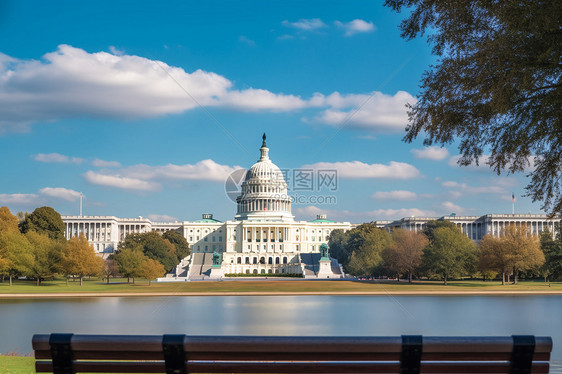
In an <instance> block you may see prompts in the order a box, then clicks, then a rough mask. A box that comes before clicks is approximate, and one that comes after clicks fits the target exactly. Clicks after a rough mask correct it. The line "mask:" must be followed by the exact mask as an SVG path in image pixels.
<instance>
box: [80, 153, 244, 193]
mask: <svg viewBox="0 0 562 374" xmlns="http://www.w3.org/2000/svg"><path fill="white" fill-rule="evenodd" d="M238 169H241V167H240V166H228V165H221V164H218V163H216V162H215V161H213V160H209V159H208V160H202V161H199V162H198V163H196V164H184V165H175V164H168V165H159V166H150V165H144V164H139V165H134V166H129V167H126V168H122V169H119V170H115V171H108V170H104V171H103V172H94V171H91V170H90V171H88V172H87V173H85V174H84V178H85V179H86V181H88V183H90V184H95V185H102V186H107V187H115V188H121V189H126V190H138V191H156V190H159V189H160V188H161V187H162V183H163V182H169V181H179V180H200V181H212V182H224V181H226V179H227V177H228V176H229V175H230V174H231V173H232V172H234V171H235V170H238Z"/></svg>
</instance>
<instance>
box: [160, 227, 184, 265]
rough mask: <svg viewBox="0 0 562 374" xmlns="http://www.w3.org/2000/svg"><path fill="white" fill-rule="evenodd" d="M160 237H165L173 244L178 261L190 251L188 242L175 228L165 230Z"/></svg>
mask: <svg viewBox="0 0 562 374" xmlns="http://www.w3.org/2000/svg"><path fill="white" fill-rule="evenodd" d="M162 238H163V239H166V240H167V241H169V242H170V243H171V244H172V245H173V246H174V248H175V254H176V257H177V259H178V261H181V260H183V259H184V258H186V257H187V256H189V254H190V253H191V250H190V249H189V243H188V242H187V240H186V239H185V237H184V236H183V235H182V234H180V233H179V232H177V231H176V230H170V231H166V232H165V233H164V234H163V235H162Z"/></svg>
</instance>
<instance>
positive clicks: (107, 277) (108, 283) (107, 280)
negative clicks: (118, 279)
mask: <svg viewBox="0 0 562 374" xmlns="http://www.w3.org/2000/svg"><path fill="white" fill-rule="evenodd" d="M107 284H109V275H108V276H107Z"/></svg>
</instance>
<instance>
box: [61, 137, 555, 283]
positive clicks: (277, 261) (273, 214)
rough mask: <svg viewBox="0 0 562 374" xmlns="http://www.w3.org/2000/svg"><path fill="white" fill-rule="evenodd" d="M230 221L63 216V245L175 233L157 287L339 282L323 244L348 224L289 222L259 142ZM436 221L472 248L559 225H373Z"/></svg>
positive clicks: (474, 220) (533, 219)
mask: <svg viewBox="0 0 562 374" xmlns="http://www.w3.org/2000/svg"><path fill="white" fill-rule="evenodd" d="M236 202H237V213H236V215H235V216H234V219H233V220H229V221H226V222H221V221H219V220H216V219H214V218H213V215H212V214H203V216H202V219H200V220H197V221H184V222H151V221H150V220H149V219H147V218H142V217H139V218H125V219H122V218H117V217H113V216H63V217H62V219H63V221H64V223H65V233H66V237H67V239H68V238H70V237H71V236H77V235H79V234H83V235H84V236H85V237H86V238H87V239H88V240H89V242H90V243H91V244H92V245H93V246H94V249H95V251H96V252H97V253H99V254H100V255H101V256H103V257H107V256H109V254H111V253H113V252H114V250H115V249H116V248H117V245H118V243H119V241H121V240H123V239H124V238H125V237H126V236H127V235H128V234H130V233H142V232H149V231H157V232H160V233H163V232H165V231H168V230H177V231H178V232H180V233H182V234H183V236H184V237H185V238H186V240H187V242H188V243H189V246H190V248H191V252H192V254H191V255H190V256H188V257H186V258H185V259H183V260H182V261H181V262H180V264H179V265H178V266H177V267H176V269H175V272H173V274H168V275H167V276H166V278H161V280H168V281H185V280H189V279H193V280H195V279H206V278H220V277H222V276H224V275H225V274H233V273H234V274H263V275H264V276H267V275H268V274H298V275H302V276H303V277H304V278H340V277H344V273H343V270H342V267H341V266H340V265H339V264H338V263H337V261H336V260H335V259H332V258H330V257H329V254H328V253H326V252H325V250H324V248H321V246H322V244H323V243H327V242H328V236H329V235H330V233H331V232H332V231H333V230H335V229H341V230H344V231H346V230H350V229H352V228H353V227H355V226H357V225H356V224H351V223H349V222H334V221H332V220H329V219H327V217H326V216H325V215H318V216H317V217H316V219H315V220H312V221H295V219H294V216H293V215H292V213H291V197H290V196H289V195H288V192H287V183H286V181H285V179H284V176H283V173H282V172H281V170H280V169H279V168H278V167H277V165H275V164H274V163H273V162H271V160H270V159H269V148H267V146H266V139H265V134H264V136H263V143H262V146H261V148H260V158H259V160H258V161H257V162H256V163H255V164H254V165H252V167H251V168H250V169H249V170H248V171H247V173H246V175H245V178H244V180H243V182H242V184H241V191H240V195H239V196H238V197H237V199H236ZM435 219H443V220H449V221H451V222H453V223H455V224H456V225H457V226H458V227H459V228H460V229H461V230H462V232H463V233H465V234H466V235H467V236H468V237H469V238H471V239H472V240H474V241H479V240H481V239H482V237H483V236H484V235H486V234H492V235H499V234H500V232H501V231H502V230H503V228H504V227H505V226H506V225H509V224H512V223H515V224H518V225H525V226H527V228H528V231H529V232H530V233H531V234H537V233H539V232H541V231H544V230H547V229H548V230H550V231H551V232H554V227H555V224H557V223H559V222H560V219H548V218H547V216H546V215H542V214H487V215H484V216H455V215H451V216H445V217H441V218H437V217H408V218H402V219H400V220H397V221H376V224H377V226H378V227H380V228H384V229H386V230H389V231H390V230H392V229H394V228H398V227H400V228H404V229H407V230H413V231H421V230H423V226H424V224H425V223H426V222H427V221H430V220H435Z"/></svg>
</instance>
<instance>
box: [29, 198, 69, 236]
mask: <svg viewBox="0 0 562 374" xmlns="http://www.w3.org/2000/svg"><path fill="white" fill-rule="evenodd" d="M21 231H22V232H23V233H24V234H25V233H27V232H28V231H35V232H38V233H39V234H45V235H48V236H49V238H51V239H57V240H59V239H64V222H63V221H62V218H61V216H60V214H59V213H58V212H57V211H56V210H54V209H53V208H51V207H48V206H44V207H41V208H37V209H35V210H34V211H33V213H31V214H29V215H27V216H26V217H25V220H24V221H23V222H22V224H21Z"/></svg>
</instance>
